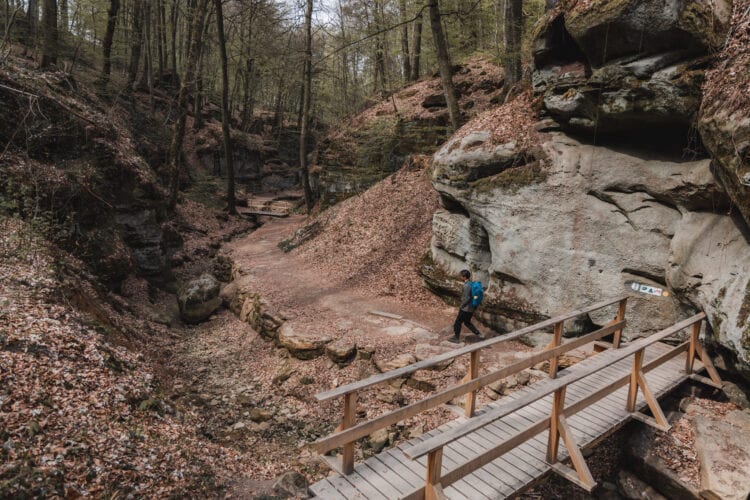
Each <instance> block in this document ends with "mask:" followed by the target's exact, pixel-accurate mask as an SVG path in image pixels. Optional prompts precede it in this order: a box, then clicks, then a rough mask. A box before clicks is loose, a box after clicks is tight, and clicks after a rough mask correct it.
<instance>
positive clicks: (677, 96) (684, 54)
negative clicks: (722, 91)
mask: <svg viewBox="0 0 750 500" xmlns="http://www.w3.org/2000/svg"><path fill="white" fill-rule="evenodd" d="M577 3H580V4H581V5H580V6H578V5H577ZM568 4H570V5H569V6H568V8H566V9H558V10H555V11H553V12H552V13H551V14H549V15H548V16H547V18H546V19H545V20H544V21H543V22H542V23H541V24H540V26H539V27H538V28H537V31H536V36H535V39H534V44H533V52H534V62H535V72H534V87H535V90H536V91H538V92H540V93H543V94H544V104H545V107H546V108H547V110H548V111H549V112H550V113H551V114H552V115H553V116H554V117H555V118H557V119H558V120H560V121H561V123H564V124H565V125H566V126H568V127H570V128H571V129H576V130H583V131H586V132H593V133H598V134H602V133H604V134H606V133H614V132H623V131H639V130H642V129H643V128H644V127H649V126H652V127H659V128H664V127H670V128H676V129H678V130H683V129H687V128H688V127H689V125H690V124H691V123H692V122H693V120H694V118H695V115H696V113H697V111H698V108H699V106H700V101H701V84H702V82H703V78H704V70H705V67H706V65H707V59H706V57H705V56H707V55H708V54H709V52H710V51H712V50H715V49H718V48H719V47H720V46H721V44H722V43H723V41H724V35H725V33H726V31H727V28H728V26H729V18H730V13H731V2H730V1H729V0H718V1H716V2H712V3H711V4H709V3H707V2H703V1H699V0H688V1H685V2H676V1H668V2H664V1H655V0H648V1H642V0H596V1H593V2H586V3H584V2H568Z"/></svg>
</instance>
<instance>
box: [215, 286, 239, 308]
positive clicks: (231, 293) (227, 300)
mask: <svg viewBox="0 0 750 500" xmlns="http://www.w3.org/2000/svg"><path fill="white" fill-rule="evenodd" d="M219 297H221V302H222V304H224V305H225V306H226V307H231V305H232V302H234V300H235V297H237V283H234V282H232V283H229V284H227V285H224V286H223V287H222V289H221V292H219Z"/></svg>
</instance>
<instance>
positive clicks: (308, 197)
mask: <svg viewBox="0 0 750 500" xmlns="http://www.w3.org/2000/svg"><path fill="white" fill-rule="evenodd" d="M312 11H313V0H307V6H306V9H305V61H304V65H303V66H304V75H303V79H302V89H303V92H302V113H301V114H302V120H301V123H300V134H299V165H300V172H301V173H302V186H303V188H304V190H305V205H306V206H307V213H310V211H311V210H312V207H313V199H312V189H311V188H310V172H309V170H308V168H307V136H308V133H309V131H308V128H309V122H310V98H311V95H310V94H311V93H312Z"/></svg>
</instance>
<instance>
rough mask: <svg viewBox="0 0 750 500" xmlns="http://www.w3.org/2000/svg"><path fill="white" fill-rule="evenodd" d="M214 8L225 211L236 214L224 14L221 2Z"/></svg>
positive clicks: (215, 2)
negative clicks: (219, 86)
mask: <svg viewBox="0 0 750 500" xmlns="http://www.w3.org/2000/svg"><path fill="white" fill-rule="evenodd" d="M214 6H215V8H216V33H217V34H218V37H219V55H220V56H221V132H222V134H223V135H224V157H225V158H226V165H227V211H228V212H229V213H230V214H236V213H237V207H236V202H235V199H234V162H233V158H232V136H231V134H230V131H229V125H230V122H231V120H232V117H231V115H230V114H229V71H228V70H227V44H226V40H225V39H224V13H223V12H222V8H221V0H214Z"/></svg>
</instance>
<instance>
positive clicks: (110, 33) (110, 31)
mask: <svg viewBox="0 0 750 500" xmlns="http://www.w3.org/2000/svg"><path fill="white" fill-rule="evenodd" d="M119 11H120V0H110V1H109V10H108V11H107V31H106V32H105V33H104V41H103V42H102V54H103V56H104V63H103V64H102V79H101V81H102V84H104V85H106V84H107V83H108V82H109V75H110V73H111V71H112V40H113V39H114V36H115V28H116V27H117V14H118V12H119Z"/></svg>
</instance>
